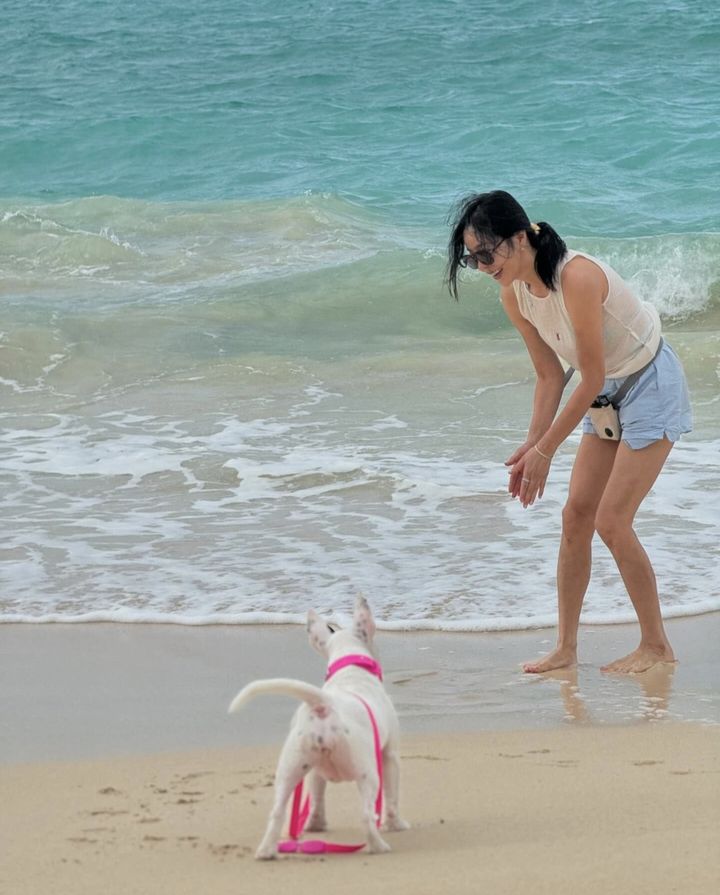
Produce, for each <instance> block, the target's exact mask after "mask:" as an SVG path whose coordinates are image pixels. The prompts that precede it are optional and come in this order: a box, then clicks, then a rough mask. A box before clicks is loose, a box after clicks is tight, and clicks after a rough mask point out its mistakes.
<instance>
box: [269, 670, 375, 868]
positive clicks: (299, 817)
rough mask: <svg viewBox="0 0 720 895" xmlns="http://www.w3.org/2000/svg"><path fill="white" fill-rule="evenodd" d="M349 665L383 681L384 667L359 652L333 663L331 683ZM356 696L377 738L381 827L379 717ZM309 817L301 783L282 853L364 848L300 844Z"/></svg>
mask: <svg viewBox="0 0 720 895" xmlns="http://www.w3.org/2000/svg"><path fill="white" fill-rule="evenodd" d="M349 665H354V666H356V667H358V668H364V669H365V670H366V671H369V672H370V674H374V675H375V676H376V677H378V678H380V680H382V668H381V667H380V663H379V662H376V661H375V659H373V658H372V657H371V656H364V655H361V654H359V653H358V654H357V655H350V656H343V657H342V658H341V659H338V660H337V661H336V662H332V663H331V664H330V666H329V667H328V670H327V674H326V675H325V680H326V681H328V680H330V678H331V677H332V676H333V675H334V674H337V672H338V671H340V670H341V669H343V668H347V667H348V666H349ZM353 696H354V697H355V698H356V699H359V700H360V702H361V703H362V704H363V705H364V706H365V709H366V710H367V713H368V717H369V718H370V726H371V727H372V732H373V739H374V741H375V762H376V764H377V772H378V793H377V798H376V799H375V822H376V824H377V825H378V827H379V826H380V819H381V817H382V792H383V772H382V748H381V746H380V731H379V730H378V726H377V721H376V720H375V714H374V712H373V710H372V709H371V708H370V706H369V705H368V704H367V702H365V700H364V699H363V698H362V696H358V695H357V693H353ZM309 814H310V796H306V798H305V802H304V804H303V782H302V780H301V781H300V782H299V783H298V785H297V786H296V787H295V792H294V794H293V803H292V810H291V812H290V829H289V830H288V835H289V836H290V839H288V840H285V841H284V842H279V843H278V851H279V852H283V853H294V852H302V853H303V854H305V855H319V854H323V853H326V852H328V853H336V854H338V853H339V854H348V853H349V852H354V851H359V850H360V849H361V848H364V847H365V843H364V842H363V843H361V844H360V845H340V844H339V843H336V842H325V841H324V840H323V839H306V840H305V841H304V842H300V841H299V839H300V837H301V836H302V832H303V830H304V829H305V824H306V822H307V819H308V815H309Z"/></svg>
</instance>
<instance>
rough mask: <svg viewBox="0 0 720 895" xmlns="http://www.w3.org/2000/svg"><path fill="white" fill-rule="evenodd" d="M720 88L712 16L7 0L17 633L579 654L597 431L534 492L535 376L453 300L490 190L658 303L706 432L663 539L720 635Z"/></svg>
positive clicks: (4, 466)
mask: <svg viewBox="0 0 720 895" xmlns="http://www.w3.org/2000/svg"><path fill="white" fill-rule="evenodd" d="M719 58H720V11H718V10H716V9H714V8H710V9H708V6H707V4H704V3H701V2H699V0H698V2H696V0H688V2H681V0H676V2H669V0H662V2H656V3H649V2H619V0H600V2H594V3H587V2H579V3H575V4H569V3H567V2H559V0H551V2H548V3H545V4H536V3H531V2H524V0H508V2H506V3H503V4H486V3H477V4H472V3H462V4H461V3H455V2H444V3H431V2H427V0H416V2H413V3H410V2H406V0H399V2H393V3H381V2H379V0H366V2H363V0H358V2H353V3H350V2H337V3H334V4H328V3H319V2H317V3H316V2H310V0H305V2H297V3H295V4H293V5H292V6H291V7H290V8H288V9H281V8H278V6H277V4H275V3H270V2H268V0H259V2H254V3H245V2H239V3H238V2H229V0H209V2H200V0H172V2H171V0H157V2H155V3H153V4H147V3H141V2H136V0H128V2H126V3H123V4H116V3H108V2H105V0H65V2H57V3H50V2H41V0H29V2H28V0H25V2H22V3H21V2H19V0H7V2H5V3H3V28H2V29H0V72H1V73H2V90H0V302H1V305H0V306H1V308H2V318H1V320H0V399H1V400H0V413H1V419H0V424H1V428H0V495H1V496H2V506H3V513H2V534H3V536H2V542H1V543H0V620H5V621H18V620H21V621H50V620H61V621H72V620H90V619H109V620H118V621H175V622H181V623H187V624H192V623H203V622H210V621H215V622H217V621H221V622H238V623H247V622H257V621H268V620H271V621H297V620H299V619H300V618H301V617H302V616H303V615H304V612H305V610H306V608H307V606H308V605H310V604H312V605H315V606H316V607H317V608H318V609H322V610H329V611H343V610H346V609H347V608H348V606H349V605H350V601H351V599H352V597H353V595H354V593H355V592H356V591H357V590H363V591H364V592H365V593H366V594H367V595H368V597H369V598H370V599H371V601H372V602H373V605H374V607H375V609H376V612H377V614H378V616H379V617H380V619H381V620H382V623H383V624H384V625H385V626H387V627H429V628H464V629H496V628H522V627H530V626H538V625H544V624H551V623H552V621H553V619H554V604H555V592H554V567H555V558H556V549H557V541H558V537H559V519H560V509H561V507H562V504H563V502H564V496H565V493H566V490H567V481H568V477H569V472H570V468H571V463H572V456H573V453H574V448H575V446H576V444H577V441H578V437H579V436H578V435H577V434H576V435H574V436H573V437H571V439H570V440H569V443H568V445H567V446H566V447H565V448H564V449H563V450H562V451H561V452H560V454H559V455H558V458H557V460H556V462H555V464H554V467H553V471H552V475H551V480H550V483H549V486H548V489H547V491H546V495H545V498H544V499H543V501H542V502H541V503H540V504H538V505H536V506H535V507H533V508H532V509H531V510H529V511H523V510H522V508H521V507H519V506H517V505H516V504H515V503H514V502H512V501H511V500H510V499H509V498H508V497H507V495H506V493H505V484H506V477H507V476H506V472H505V469H504V467H503V460H504V459H505V458H506V457H507V456H508V455H509V454H510V453H511V452H512V450H513V449H514V447H515V446H516V445H517V444H518V443H520V442H521V441H522V440H523V436H524V429H525V426H526V424H527V420H528V410H529V406H530V400H531V394H532V382H533V380H532V374H531V370H530V366H529V362H528V360H527V358H526V355H525V353H524V350H523V348H522V346H521V344H520V343H519V340H518V338H517V337H516V336H515V335H514V334H513V332H512V330H511V329H510V328H509V326H508V324H507V322H506V320H505V319H504V317H503V314H502V312H501V310H500V307H499V304H498V301H497V298H496V296H495V294H494V288H493V286H492V285H491V284H490V283H489V282H485V281H484V280H483V278H482V276H480V275H473V276H470V275H468V276H467V277H466V278H465V282H464V284H463V289H462V298H461V302H460V304H457V305H456V304H455V303H454V302H452V301H451V300H450V298H449V297H448V295H447V293H446V291H445V290H444V288H443V284H442V278H443V269H444V246H445V242H446V239H447V226H446V218H447V214H448V211H449V209H450V207H451V205H452V203H453V202H454V201H455V200H456V199H457V198H458V197H459V196H461V195H463V194H464V193H465V192H468V191H471V190H486V189H493V188H505V189H508V190H510V191H511V192H513V193H514V194H515V195H517V197H518V198H519V199H520V200H521V201H522V202H523V203H524V204H525V205H526V207H527V208H528V211H529V212H530V214H531V215H532V216H533V218H535V219H539V220H548V221H550V222H551V223H553V225H554V226H555V227H556V228H557V229H558V230H559V231H560V232H561V233H562V234H563V235H564V236H565V237H566V239H567V241H568V243H569V244H570V246H571V247H573V248H577V249H581V250H584V251H589V252H591V253H594V254H597V255H599V256H601V257H603V258H604V259H606V260H607V261H609V262H610V263H611V264H613V265H614V266H615V267H616V268H617V269H618V270H619V271H620V272H621V273H622V274H623V275H625V276H626V277H627V278H628V279H629V280H630V281H631V282H632V283H633V284H634V286H635V288H636V289H637V291H638V293H639V294H640V295H641V297H643V298H644V299H646V300H648V301H651V302H653V303H654V304H655V305H656V306H657V307H658V309H659V311H660V313H661V315H662V317H663V321H664V325H665V331H666V335H667V338H668V339H669V341H670V342H671V344H672V345H673V346H674V347H675V349H676V350H677V352H678V353H679V354H680V356H681V358H682V360H683V362H684V364H685V366H686V369H687V372H688V377H689V380H690V385H691V389H692V393H693V402H694V410H695V418H696V427H695V431H694V432H693V433H692V435H690V436H688V437H687V438H685V439H683V440H682V441H681V442H680V443H679V444H678V446H677V447H676V448H675V450H674V451H673V454H672V455H671V459H670V462H669V464H668V466H667V468H666V470H665V472H664V473H663V476H662V477H661V479H660V480H659V482H658V484H657V486H656V487H655V488H654V489H653V492H652V493H651V495H650V496H649V498H648V500H647V502H646V504H645V505H644V507H643V510H642V513H641V515H640V517H639V520H638V531H639V533H640V536H641V538H642V540H643V542H644V543H645V545H646V547H647V549H648V551H649V552H650V554H651V555H652V558H653V561H654V564H655V567H656V571H657V574H658V578H659V581H660V589H661V595H662V601H663V605H664V608H665V611H666V613H667V614H668V615H687V614H695V613H698V612H703V611H707V610H710V609H719V608H720V588H719V586H718V580H719V576H718V552H717V544H718V540H719V539H720V486H719V483H718V456H719V448H720V419H719V416H718V409H719V408H720V382H719V381H718V380H719V377H720V363H719V359H718V346H719V345H720V211H719V209H720V136H719V135H718V134H719V131H718V127H717V122H718V120H720V64H719V63H718V59H719ZM632 617H633V616H632V611H631V610H630V607H629V604H628V601H627V598H626V596H625V594H624V591H623V588H622V586H621V584H620V582H619V581H618V579H617V573H616V571H615V570H614V566H613V564H612V562H611V561H610V559H609V557H608V555H607V552H606V551H605V548H604V547H603V546H602V545H601V544H599V543H598V545H597V548H596V566H595V573H594V577H593V580H592V582H591V586H590V591H589V594H588V598H587V602H586V614H585V618H586V619H587V620H590V621H606V622H613V621H623V620H627V619H630V618H632Z"/></svg>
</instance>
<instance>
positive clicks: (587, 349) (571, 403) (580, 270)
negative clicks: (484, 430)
mask: <svg viewBox="0 0 720 895" xmlns="http://www.w3.org/2000/svg"><path fill="white" fill-rule="evenodd" d="M562 289H563V297H564V299H565V307H566V309H567V312H568V315H569V317H570V322H571V323H572V326H573V330H574V333H575V350H576V352H577V356H578V372H579V373H580V377H581V378H580V382H579V383H578V385H577V386H576V387H575V389H574V390H573V392H572V394H571V395H570V397H569V398H568V400H567V403H566V404H565V407H563V409H562V411H561V412H560V413H559V414H558V415H557V417H556V418H555V420H554V422H553V424H552V425H551V426H550V428H549V429H548V430H547V431H546V432H545V434H544V435H543V436H542V438H541V439H540V442H539V443H538V449H539V450H541V451H542V452H543V454H547V455H548V456H550V457H551V456H552V455H553V454H554V453H555V451H556V450H557V449H558V448H559V447H560V445H561V444H562V443H563V441H565V439H566V438H567V437H568V435H569V434H570V433H571V432H572V431H573V429H574V428H575V427H576V426H577V424H578V423H579V422H580V420H581V419H582V418H583V416H585V414H586V413H587V411H588V408H589V407H590V405H591V404H592V402H593V401H594V400H595V398H596V397H597V395H598V394H600V390H601V389H602V387H603V383H604V381H605V349H604V344H603V324H602V306H603V302H604V300H605V296H606V295H607V289H608V284H607V279H606V277H605V274H604V273H603V272H602V270H601V269H600V268H599V267H598V266H597V265H596V264H593V262H592V261H588V260H587V259H586V258H576V259H573V260H572V261H570V262H569V263H568V264H567V265H566V266H565V269H564V270H563V274H562Z"/></svg>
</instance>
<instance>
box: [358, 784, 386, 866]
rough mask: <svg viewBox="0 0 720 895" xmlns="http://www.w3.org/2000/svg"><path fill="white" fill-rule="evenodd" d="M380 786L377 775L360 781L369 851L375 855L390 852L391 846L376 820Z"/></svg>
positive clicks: (359, 787)
mask: <svg viewBox="0 0 720 895" xmlns="http://www.w3.org/2000/svg"><path fill="white" fill-rule="evenodd" d="M379 784H380V781H379V780H378V777H377V773H374V774H363V775H362V777H361V778H360V779H359V780H358V789H359V790H360V799H361V801H362V813H363V821H364V824H365V836H366V839H367V846H368V851H369V852H372V853H373V854H379V853H380V852H386V851H390V846H389V845H388V844H387V842H385V840H384V839H383V838H382V836H381V835H380V833H379V832H378V828H377V822H376V819H375V799H376V797H377V788H378V786H379Z"/></svg>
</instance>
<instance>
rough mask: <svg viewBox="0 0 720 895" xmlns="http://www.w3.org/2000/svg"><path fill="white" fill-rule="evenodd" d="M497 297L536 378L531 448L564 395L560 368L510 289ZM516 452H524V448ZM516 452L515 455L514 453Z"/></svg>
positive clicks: (550, 421) (531, 422)
mask: <svg viewBox="0 0 720 895" xmlns="http://www.w3.org/2000/svg"><path fill="white" fill-rule="evenodd" d="M500 298H501V300H502V303H503V307H504V308H505V313H506V314H507V316H508V318H509V319H510V322H511V323H512V324H513V326H514V327H515V328H516V329H517V330H518V332H519V333H520V335H521V336H522V339H523V341H524V342H525V347H526V348H527V350H528V354H529V355H530V360H531V361H532V365H533V367H534V368H535V375H536V377H537V384H536V386H535V394H534V396H533V411H532V416H531V418H530V423H529V425H528V434H527V441H526V445H528V446H530V447H532V445H533V444H535V443H536V442H537V441H538V440H539V439H540V438H542V436H543V435H544V434H545V433H546V432H547V430H548V429H549V428H550V426H551V425H552V422H553V420H554V419H555V414H556V413H557V409H558V407H559V405H560V398H561V397H562V393H563V382H564V373H563V368H562V364H561V363H560V361H559V360H558V356H557V354H555V352H554V351H553V350H552V348H550V346H549V345H548V344H547V343H546V342H544V341H543V340H542V339H541V338H540V334H539V333H538V331H537V330H536V329H535V327H534V326H533V325H532V323H530V321H529V320H526V319H525V318H524V317H523V315H522V314H521V313H520V309H519V308H518V303H517V298H516V296H515V291H514V290H513V288H512V287H503V288H502V289H501V290H500ZM525 449H527V448H525ZM519 450H520V452H521V453H524V450H523V448H520V449H519ZM516 453H518V452H517V451H516ZM513 457H515V454H513ZM513 457H510V458H509V460H508V461H507V462H508V463H509V464H510V463H514V462H515V460H514V459H513Z"/></svg>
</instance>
